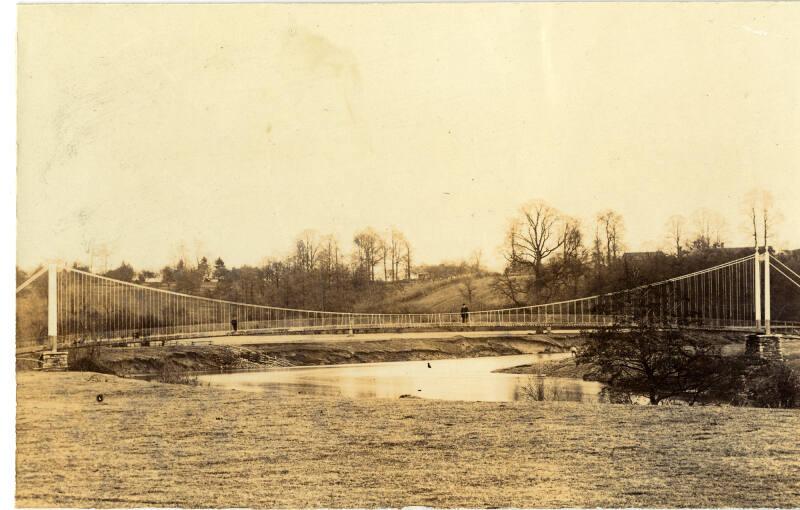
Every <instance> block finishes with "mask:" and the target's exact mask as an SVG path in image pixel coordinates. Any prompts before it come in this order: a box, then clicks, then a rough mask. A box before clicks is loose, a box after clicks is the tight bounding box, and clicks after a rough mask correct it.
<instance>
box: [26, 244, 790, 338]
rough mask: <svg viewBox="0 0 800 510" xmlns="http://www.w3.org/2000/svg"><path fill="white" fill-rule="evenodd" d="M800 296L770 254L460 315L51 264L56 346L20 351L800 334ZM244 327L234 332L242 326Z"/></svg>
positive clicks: (50, 310)
mask: <svg viewBox="0 0 800 510" xmlns="http://www.w3.org/2000/svg"><path fill="white" fill-rule="evenodd" d="M770 270H774V271H776V272H777V273H778V274H779V275H781V276H782V277H783V278H786V279H787V280H788V281H789V282H791V283H792V284H794V285H795V286H797V287H798V289H800V275H798V273H797V272H795V271H794V270H792V269H791V268H790V267H788V266H787V265H786V264H784V263H783V262H781V261H780V260H779V259H777V258H775V257H774V256H771V255H770V252H769V250H766V249H763V250H761V252H760V253H759V251H758V250H756V251H755V252H754V253H752V254H750V255H748V256H744V257H741V258H738V259H735V260H731V261H729V262H725V263H723V264H719V265H716V266H713V267H709V268H707V269H703V270H700V271H695V272H692V273H689V274H685V275H681V276H677V277H674V278H669V279H666V280H663V281H659V282H654V283H650V284H647V285H642V286H639V287H636V288H631V289H626V290H622V291H618V292H612V293H607V294H602V295H594V296H587V297H582V298H577V299H570V300H565V301H558V302H553V303H543V304H536V305H529V306H519V307H513V308H503V309H495V310H479V311H471V312H469V313H468V315H467V316H464V315H462V314H461V313H459V312H453V313H346V312H329V311H318V310H300V309H291V308H281V307H274V306H264V305H256V304H247V303H238V302H232V301H225V300H220V299H212V298H207V297H201V296H194V295H189V294H182V293H179V292H173V291H169V290H164V289H158V288H153V287H148V286H145V285H139V284H135V283H129V282H123V281H119V280H114V279H111V278H108V277H104V276H100V275H96V274H93V273H90V272H86V271H82V270H79V269H75V268H69V267H62V268H59V267H57V266H53V265H51V266H49V267H45V268H43V269H41V270H40V271H38V272H37V273H36V274H34V275H32V276H31V277H30V278H29V279H28V280H27V281H25V282H24V283H23V284H21V285H20V286H19V287H18V288H17V294H18V295H19V293H20V292H24V291H25V289H26V288H29V287H30V286H31V284H33V283H34V282H35V281H37V280H38V279H39V278H47V305H46V313H47V337H48V338H47V339H46V341H42V340H41V339H38V340H37V339H34V340H33V341H28V342H26V341H24V340H23V341H21V340H20V339H18V340H17V351H18V352H23V351H25V352H31V351H35V350H44V349H46V348H47V347H51V348H52V351H53V352H56V351H57V350H58V347H64V348H68V347H71V346H78V345H109V344H111V345H131V344H150V345H153V343H155V344H156V345H158V344H159V343H161V344H164V343H166V342H169V341H171V340H179V339H187V338H200V337H218V336H224V335H231V334H264V335H270V334H271V335H278V334H302V333H319V332H327V333H336V332H348V333H353V332H354V331H355V332H381V331H397V330H417V331H422V330H425V329H436V328H454V329H457V330H469V329H482V328H483V329H503V328H506V329H519V328H537V329H538V328H541V329H556V328H557V329H591V328H597V327H602V326H608V325H612V324H625V323H633V321H636V320H639V319H640V318H641V317H642V315H643V314H645V313H646V314H648V316H649V317H650V318H651V319H652V320H656V321H658V322H659V324H661V326H662V327H665V328H679V327H680V328H695V329H708V330H730V331H742V332H765V333H767V334H769V333H770V332H771V331H775V332H780V331H784V332H794V333H797V332H800V321H798V322H789V321H781V322H778V321H773V320H772V319H771V309H772V303H771V299H770V294H771V292H770V278H771V271H770ZM234 324H235V326H234Z"/></svg>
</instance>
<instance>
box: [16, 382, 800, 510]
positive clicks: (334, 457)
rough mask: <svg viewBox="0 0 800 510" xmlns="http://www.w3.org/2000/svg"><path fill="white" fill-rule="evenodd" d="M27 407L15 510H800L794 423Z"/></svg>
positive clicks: (576, 412) (110, 391)
mask: <svg viewBox="0 0 800 510" xmlns="http://www.w3.org/2000/svg"><path fill="white" fill-rule="evenodd" d="M98 393H103V394H104V396H105V399H104V401H103V403H102V404H98V403H97V402H96V400H95V396H96V395H97V394H98ZM17 397H18V407H17V413H18V414H17V504H18V505H20V506H73V507H75V506H78V507H131V506H137V507H141V506H183V507H186V506H188V507H221V506H224V507H330V508H336V507H376V506H381V507H386V506H390V507H401V506H405V505H428V506H438V507H457V506H458V507H487V506H503V507H505V506H510V507H543V506H544V507H574V506H581V507H583V506H592V507H593V506H605V507H608V506H621V507H643V506H700V507H704V506H733V507H748V506H781V507H787V506H798V505H800V444H799V443H798V437H799V436H798V430H800V412H799V411H787V410H767V409H746V408H717V407H705V408H688V407H673V408H671V407H657V408H654V407H649V406H616V405H608V404H606V405H587V404H577V403H569V402H542V403H514V404H509V403H463V402H441V401H427V400H406V399H404V400H379V399H365V400H343V399H334V398H321V397H310V396H303V395H287V396H286V398H282V399H276V398H274V397H269V396H268V395H265V394H262V393H250V392H236V391H226V390H221V389H216V388H208V387H188V386H179V385H164V384H158V383H149V382H143V381H133V380H129V379H119V378H116V377H113V376H102V375H97V374H89V373H77V372H72V373H38V372H37V373H31V372H28V373H20V374H18V392H17Z"/></svg>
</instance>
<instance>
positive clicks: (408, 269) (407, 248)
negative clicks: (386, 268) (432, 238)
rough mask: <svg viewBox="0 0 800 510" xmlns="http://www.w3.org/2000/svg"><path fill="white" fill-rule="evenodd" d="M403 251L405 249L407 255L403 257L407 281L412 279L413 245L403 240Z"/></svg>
mask: <svg viewBox="0 0 800 510" xmlns="http://www.w3.org/2000/svg"><path fill="white" fill-rule="evenodd" d="M403 249H405V254H404V255H403V262H404V263H405V265H406V280H410V279H411V267H412V266H411V243H410V242H409V240H408V239H403Z"/></svg>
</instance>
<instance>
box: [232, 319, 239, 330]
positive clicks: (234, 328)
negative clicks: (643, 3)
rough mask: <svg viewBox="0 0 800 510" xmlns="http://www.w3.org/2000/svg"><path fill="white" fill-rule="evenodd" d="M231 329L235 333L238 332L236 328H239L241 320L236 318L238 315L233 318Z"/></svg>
mask: <svg viewBox="0 0 800 510" xmlns="http://www.w3.org/2000/svg"><path fill="white" fill-rule="evenodd" d="M231 329H232V330H233V332H234V333H236V330H237V329H239V321H238V320H236V317H233V318H231Z"/></svg>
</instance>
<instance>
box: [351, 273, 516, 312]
mask: <svg viewBox="0 0 800 510" xmlns="http://www.w3.org/2000/svg"><path fill="white" fill-rule="evenodd" d="M494 280H495V277H494V276H472V277H470V276H461V277H456V278H449V279H443V280H431V281H411V282H397V283H395V284H391V285H390V286H389V287H388V289H386V290H385V292H384V293H383V296H382V297H379V298H377V299H376V298H374V297H373V298H367V299H364V300H362V301H360V302H359V303H357V304H356V307H355V308H356V310H357V311H362V312H393V313H426V312H442V313H444V312H457V311H459V309H460V308H461V304H462V303H465V302H467V304H468V306H469V307H470V309H471V310H481V309H484V310H485V309H491V308H500V307H503V306H506V304H507V303H506V301H505V300H504V298H503V297H502V296H500V295H498V294H497V293H495V292H494V291H493V290H492V283H493V282H494ZM468 285H471V286H472V301H471V303H470V302H468V300H467V299H466V298H465V295H466V293H467V292H466V288H467V286H468Z"/></svg>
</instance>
